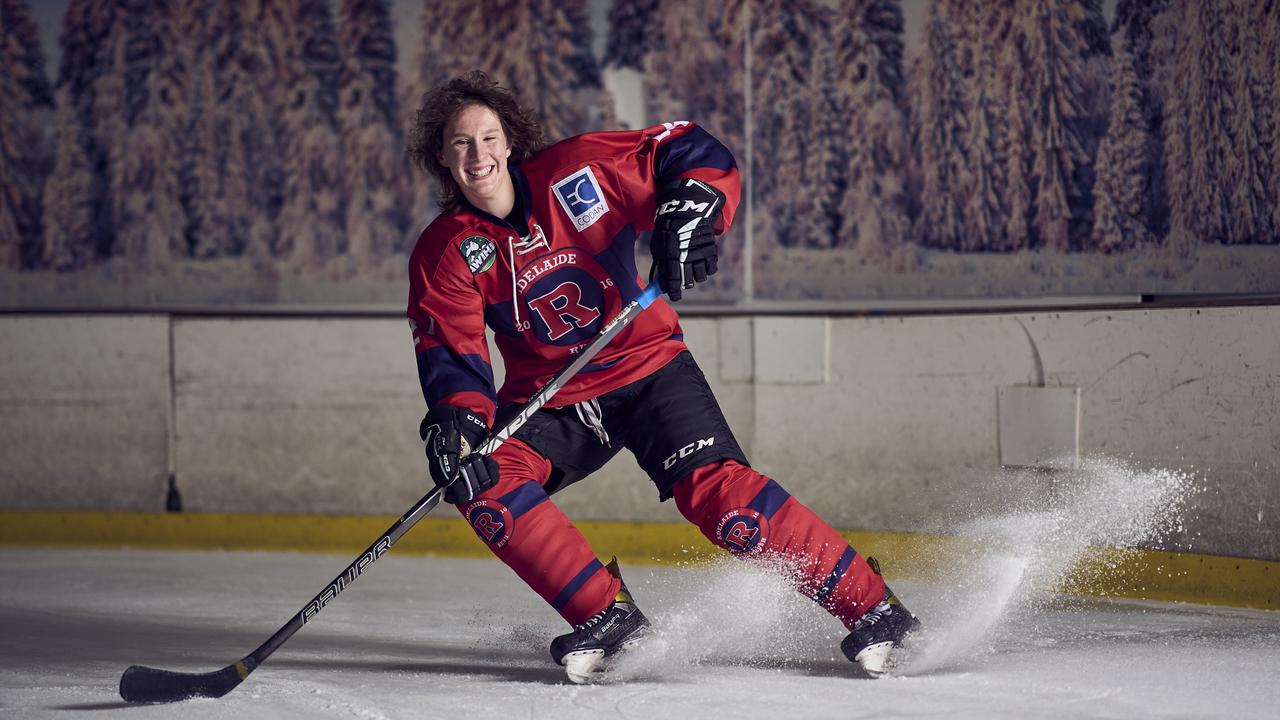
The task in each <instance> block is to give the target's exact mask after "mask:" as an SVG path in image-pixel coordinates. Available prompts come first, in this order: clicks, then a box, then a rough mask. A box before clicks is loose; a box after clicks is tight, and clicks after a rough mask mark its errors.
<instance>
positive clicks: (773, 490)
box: [747, 480, 791, 519]
mask: <svg viewBox="0 0 1280 720" xmlns="http://www.w3.org/2000/svg"><path fill="white" fill-rule="evenodd" d="M790 497H791V493H789V492H787V491H786V490H783V489H782V486H781V485H779V484H778V483H776V482H774V481H773V480H770V481H769V482H767V483H765V486H764V487H763V488H760V492H758V493H756V496H755V497H754V498H752V499H751V502H750V503H749V504H748V505H747V507H749V508H751V509H752V510H755V511H756V512H758V513H760V514H761V515H763V516H765V517H766V518H768V519H772V518H773V514H774V513H776V512H778V508H780V507H782V503H784V502H786V501H787V499H788V498H790Z"/></svg>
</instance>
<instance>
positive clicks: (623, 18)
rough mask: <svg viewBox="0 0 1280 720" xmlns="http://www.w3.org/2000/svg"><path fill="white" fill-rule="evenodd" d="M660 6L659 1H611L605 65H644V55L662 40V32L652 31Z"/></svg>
mask: <svg viewBox="0 0 1280 720" xmlns="http://www.w3.org/2000/svg"><path fill="white" fill-rule="evenodd" d="M661 5H662V3H661V2H660V0H614V1H613V3H612V4H610V6H609V40H608V42H607V43H605V58H604V63H605V65H607V66H609V67H619V68H631V69H633V70H642V69H643V68H644V59H645V56H647V55H648V54H649V52H650V51H652V50H653V48H655V47H657V46H658V45H659V44H661V42H662V35H661V34H660V33H656V32H654V31H653V27H654V26H655V25H656V24H657V23H658V22H659V19H660V17H661V16H660V15H659V11H660V10H661Z"/></svg>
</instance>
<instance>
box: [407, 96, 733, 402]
mask: <svg viewBox="0 0 1280 720" xmlns="http://www.w3.org/2000/svg"><path fill="white" fill-rule="evenodd" d="M510 174H511V180H512V182H513V183H514V185H515V191H516V198H517V200H516V207H517V212H520V213H523V219H524V221H525V222H524V223H523V225H524V226H525V227H527V228H528V230H529V232H528V234H527V235H522V234H521V232H520V231H518V230H517V229H516V227H514V226H513V225H512V224H510V223H508V222H507V221H506V220H505V219H502V218H497V217H494V216H492V215H490V214H488V213H486V212H484V211H481V210H479V209H477V208H475V207H473V206H471V205H470V204H469V203H467V202H466V201H465V200H464V201H463V203H462V204H461V206H460V207H458V208H457V209H455V210H453V211H451V212H448V213H445V214H443V215H441V216H439V217H437V218H436V219H435V220H434V221H432V223H431V224H430V225H429V226H427V228H426V230H424V231H423V233H422V236H421V237H419V238H418V243H417V245H416V246H415V247H414V250H413V253H412V255H411V256H410V259H409V308H408V316H409V325H410V328H411V330H412V333H413V342H414V348H415V351H416V352H417V357H418V378H419V381H420V382H421V384H422V393H423V396H424V397H425V398H426V401H427V404H428V405H429V406H434V405H436V404H449V405H458V406H463V407H467V408H469V409H471V410H472V411H474V412H476V413H478V414H480V415H482V416H483V417H484V418H485V419H486V421H488V422H489V423H490V424H492V422H493V414H494V409H495V406H496V404H506V403H511V402H523V401H525V400H527V399H528V398H529V397H531V396H532V395H533V394H534V393H535V392H537V390H538V388H539V387H541V386H542V385H543V384H544V383H546V382H547V381H548V380H550V379H551V378H552V377H553V376H554V375H555V374H556V373H557V372H559V371H560V370H561V369H562V368H564V367H565V366H566V365H568V364H569V362H571V359H572V356H573V354H574V353H575V352H579V351H581V350H582V349H583V348H584V347H586V345H587V344H589V343H590V341H591V339H592V338H593V337H595V335H596V334H597V333H598V332H599V330H600V328H601V327H602V326H603V325H604V323H605V322H607V321H608V320H609V319H610V318H612V317H613V316H614V315H616V314H617V313H618V311H619V310H620V309H621V308H622V306H623V305H625V304H626V303H628V302H630V301H631V300H632V299H634V298H635V297H636V296H638V295H639V294H640V291H641V289H642V287H643V285H642V278H641V277H640V275H639V273H638V272H637V269H636V262H635V243H636V240H637V238H638V237H639V236H640V233H642V232H645V231H649V230H652V229H653V218H654V210H655V207H654V196H655V194H656V192H657V190H658V189H659V188H661V187H663V186H665V185H667V184H669V183H672V182H674V181H675V180H677V179H679V178H682V177H691V178H697V179H699V180H702V181H704V182H708V183H710V184H712V185H714V186H716V187H717V188H718V189H719V190H720V191H721V192H723V193H724V194H725V198H726V200H725V207H724V210H723V214H722V216H721V220H720V222H719V224H718V226H717V228H716V231H717V232H718V233H723V232H724V231H725V230H726V229H727V228H728V227H729V224H730V223H731V222H732V220H733V216H734V211H735V210H736V208H737V205H738V198H739V180H738V171H737V166H736V164H735V163H734V160H733V156H732V155H731V154H730V153H729V151H728V150H727V149H726V148H725V147H724V146H723V145H722V144H721V143H720V142H719V141H717V140H716V139H715V138H713V137H712V136H711V135H710V134H708V133H707V132H706V131H704V130H702V129H701V128H699V127H697V126H696V125H694V124H692V123H687V122H678V123H666V124H664V125H658V126H654V127H651V128H648V129H646V130H639V131H624V132H600V133H588V134H585V135H579V136H577V137H574V138H570V139H568V140H565V141H563V142H560V143H557V144H556V145H553V146H551V147H549V148H547V149H546V150H543V151H541V152H539V153H537V154H536V155H534V156H533V157H531V158H529V159H528V160H526V161H525V162H524V163H522V164H520V165H518V166H517V165H512V166H511V167H510ZM486 325H487V326H488V327H489V328H490V329H492V330H493V333H494V339H495V342H496V344H497V346H498V350H499V352H501V354H502V359H503V363H504V365H505V370H506V378H505V381H504V382H503V385H502V389H501V390H496V389H495V387H494V378H493V368H492V365H491V364H490V355H489V345H488V342H487V341H486V339H485V326H486ZM684 348H685V346H684V341H683V334H682V331H681V329H680V322H679V319H678V317H677V316H676V313H675V311H674V310H673V309H672V308H671V307H670V306H669V305H668V304H667V303H666V301H665V300H664V299H660V300H658V301H657V302H655V303H654V304H653V305H652V306H651V307H650V308H649V309H647V310H646V311H645V312H643V313H641V314H640V316H639V317H638V318H637V319H636V320H635V321H634V322H632V324H631V325H630V326H629V327H628V328H627V329H626V330H624V331H623V332H622V333H621V334H620V335H619V336H618V337H617V338H615V339H614V340H613V342H612V343H610V344H609V346H608V347H606V348H605V349H604V350H602V351H601V352H600V354H599V355H597V356H596V357H595V359H594V361H593V362H592V363H590V364H588V365H587V366H586V367H584V368H583V369H582V371H581V372H579V373H578V375H577V376H576V377H574V378H573V379H572V380H571V381H570V382H569V383H568V384H567V385H565V387H564V388H563V389H562V390H561V391H560V392H559V394H558V395H556V397H555V398H554V399H553V402H552V403H551V406H553V407H563V406H565V405H570V404H573V403H576V402H580V401H582V400H586V399H589V398H592V397H596V396H598V395H601V394H603V393H606V392H609V391H610V390H614V389H616V388H619V387H622V386H623V385H626V384H628V383H631V382H634V381H636V380H638V379H640V378H642V377H645V376H647V375H649V374H650V373H652V372H654V371H655V370H657V369H658V368H660V367H662V366H663V365H664V364H666V363H667V361H669V360H670V359H671V358H673V357H675V355H676V354H677V353H679V352H680V351H682V350H684Z"/></svg>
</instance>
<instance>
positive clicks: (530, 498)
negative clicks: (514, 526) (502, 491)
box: [498, 480, 547, 520]
mask: <svg viewBox="0 0 1280 720" xmlns="http://www.w3.org/2000/svg"><path fill="white" fill-rule="evenodd" d="M546 501H547V491H546V490H543V489H542V486H541V485H539V484H538V483H536V482H534V481H532V480H530V481H529V482H526V483H523V484H522V485H520V487H518V488H516V489H515V490H512V491H511V492H509V493H507V494H506V495H503V496H502V497H500V498H498V502H500V503H502V504H503V505H506V506H507V509H508V510H510V511H511V519H512V520H515V519H516V518H518V517H520V516H521V515H523V514H525V513H527V512H529V511H530V510H532V509H534V508H535V507H537V506H538V505H539V504H541V503H544V502H546Z"/></svg>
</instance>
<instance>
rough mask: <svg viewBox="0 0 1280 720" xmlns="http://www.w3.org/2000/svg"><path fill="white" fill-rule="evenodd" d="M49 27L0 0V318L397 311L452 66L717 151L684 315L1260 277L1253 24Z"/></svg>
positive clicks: (128, 1)
mask: <svg viewBox="0 0 1280 720" xmlns="http://www.w3.org/2000/svg"><path fill="white" fill-rule="evenodd" d="M58 1H59V2H62V3H65V7H66V12H65V14H64V15H63V16H62V17H61V19H60V22H59V23H58V24H57V25H56V26H54V27H49V28H43V27H42V28H34V29H33V21H32V20H31V17H32V16H33V14H32V12H31V10H30V9H31V7H32V4H31V3H30V2H26V1H25V0H0V19H2V20H3V23H2V24H0V37H2V38H3V45H0V53H3V54H2V55H0V58H2V60H0V62H2V63H3V67H5V68H6V74H5V75H4V76H3V77H2V78H0V172H3V174H4V179H5V182H4V184H3V187H4V190H5V191H6V192H5V194H4V196H3V198H0V200H2V202H3V205H0V233H3V238H4V243H3V244H0V274H3V273H16V274H22V275H24V276H26V277H25V279H23V280H22V281H21V283H23V284H21V285H19V284H10V285H11V286H12V287H13V288H15V289H13V290H9V289H6V293H8V294H7V295H5V298H6V299H5V302H9V303H11V304H12V303H15V302H16V303H18V304H21V303H22V302H25V301H26V300H25V298H26V297H32V298H34V297H37V296H38V297H40V298H43V301H44V302H46V303H49V302H52V303H59V302H86V301H94V300H96V298H97V297H98V296H99V295H102V296H103V297H109V296H111V293H113V292H116V290H117V289H118V290H119V291H120V292H122V293H124V294H123V295H121V297H128V298H131V301H132V302H137V301H138V298H170V299H173V298H182V299H183V301H184V302H185V301H186V300H187V299H188V298H191V297H193V296H192V292H193V291H194V292H197V293H202V295H201V296H202V297H207V298H211V299H213V301H215V302H216V301H222V300H224V299H226V298H230V297H236V298H241V297H244V298H249V300H247V301H250V302H253V301H261V302H271V301H273V300H284V299H285V298H286V297H288V298H292V299H293V301H295V302H296V301H299V299H300V298H319V297H337V296H339V295H334V294H333V293H332V292H331V291H332V290H333V289H335V288H337V287H338V286H339V285H341V284H343V283H348V284H349V285H350V287H352V288H356V287H358V288H360V289H359V290H349V289H346V288H345V287H344V289H343V291H342V294H340V296H342V297H347V296H348V295H347V293H349V292H354V293H356V294H358V293H360V292H366V293H383V294H382V295H379V296H378V297H379V302H384V303H388V302H398V301H399V296H400V294H401V293H402V289H401V288H399V286H398V282H399V280H400V279H401V274H402V271H403V267H402V265H403V255H404V253H405V252H406V251H407V249H408V247H409V245H410V244H411V243H412V242H413V240H414V239H415V237H416V235H417V233H418V232H419V231H420V229H421V228H422V227H423V226H424V225H425V224H426V223H427V222H429V221H430V220H431V219H432V216H433V215H434V214H435V208H434V193H433V192H432V190H431V189H430V188H429V187H426V181H425V176H424V175H423V174H422V173H419V172H416V171H414V170H410V169H408V168H407V167H406V162H405V158H404V151H403V142H404V141H403V137H404V130H405V127H406V124H407V122H408V121H409V119H410V117H411V116H412V114H413V113H414V112H415V111H416V110H417V106H418V103H419V101H420V99H421V93H422V91H423V90H425V89H426V88H427V87H429V86H431V85H434V84H436V83H438V82H440V81H441V80H444V79H446V78H448V77H451V76H454V75H457V74H459V73H461V72H464V71H466V70H470V69H472V68H476V67H479V68H482V69H485V70H486V71H488V72H489V73H490V74H491V75H493V76H494V77H495V78H497V79H498V80H499V81H500V82H502V83H503V84H505V85H507V86H509V87H512V88H514V89H516V90H518V91H520V92H522V93H524V97H525V99H526V101H527V102H528V103H529V104H531V105H533V106H534V109H535V111H537V112H538V113H539V114H540V115H541V116H542V118H543V119H544V120H545V121H546V125H547V128H548V131H549V134H550V135H552V136H554V137H563V136H568V135H572V134H575V133H578V132H583V131H588V130H596V129H608V128H612V127H614V126H615V125H614V123H615V120H614V114H615V113H614V110H613V101H612V98H611V97H610V96H609V94H608V92H607V91H606V90H605V88H604V81H603V79H602V71H601V68H602V67H610V68H612V70H611V74H610V75H609V83H610V88H611V89H616V90H619V91H622V92H626V93H627V95H626V96H625V100H626V104H625V108H626V121H627V122H628V123H632V124H635V123H637V122H643V121H645V120H647V121H648V122H661V121H669V120H694V121H697V122H699V123H700V124H702V125H704V126H705V127H706V128H707V129H708V130H709V131H711V132H712V133H713V134H715V135H716V136H717V137H719V138H720V139H721V140H723V141H724V142H725V143H726V145H728V146H729V147H730V149H731V150H732V151H733V152H734V154H735V156H736V157H737V159H738V163H739V167H740V169H741V170H742V172H743V180H744V187H745V190H746V195H745V196H744V203H743V206H742V207H741V208H740V209H739V213H738V218H739V221H738V222H737V223H735V226H734V229H733V230H732V232H731V234H730V236H729V237H727V238H725V239H724V240H723V241H722V242H721V260H722V262H721V268H722V272H721V273H720V275H719V276H718V277H717V278H716V282H715V283H714V285H713V286H712V287H711V288H710V289H709V291H708V294H707V296H706V297H708V298H712V297H714V298H718V299H732V298H734V297H739V296H741V295H740V293H743V292H747V293H750V295H753V296H756V297H760V298H762V299H763V298H774V297H776V298H796V299H798V298H803V297H827V298H832V299H835V298H841V297H863V296H867V295H884V296H892V295H895V294H904V295H908V296H947V295H954V294H960V295H964V296H975V295H980V294H982V293H995V294H1009V293H1012V294H1024V293H1043V292H1051V293H1061V294H1078V293H1083V294H1088V293H1090V292H1107V293H1116V292H1119V293H1128V292H1232V291H1233V289H1247V290H1249V291H1265V290H1272V291H1273V290H1274V285H1275V280H1274V278H1276V277H1280V255H1276V254H1275V253H1274V252H1273V249H1275V248H1277V247H1280V245H1278V243H1280V202H1278V201H1277V196H1278V195H1280V110H1278V109H1277V107H1278V105H1277V103H1278V101H1280V89H1278V87H1277V81H1276V78H1277V77H1280V3H1277V2H1274V0H1261V1H1257V2H1251V1H1250V0H1116V2H1114V3H1112V2H1108V1H1107V0H1006V1H1004V2H998V3H975V2H969V0H908V1H907V2H901V0H788V1H785V2H784V1H783V0H729V1H728V2H714V1H713V0H611V1H610V2H608V3H607V4H605V5H600V4H596V3H594V0H564V1H561V2H552V0H531V2H525V3H514V2H510V0H476V1H474V2H466V3H463V2H434V1H430V2H429V1H428V0H278V1H272V2H266V1H265V0H167V1H166V0H58ZM904 8H905V13H904ZM593 10H594V12H595V14H594V15H593V14H592V11H593ZM414 12H417V13H420V15H419V22H418V23H417V27H416V28H415V30H416V32H408V33H406V31H405V28H397V27H395V25H394V21H393V18H398V17H405V16H411V15H412V14H413V13H414ZM35 16H36V17H43V15H42V14H36V15H35ZM1109 19H1110V20H1111V21H1112V25H1111V28H1110V32H1108V28H1107V27H1106V24H1107V21H1108V20H1109ZM41 22H43V20H42V21H41ZM37 35H39V36H40V37H39V38H37ZM55 36H56V38H57V49H58V56H57V61H56V65H57V74H56V78H53V79H55V80H56V84H55V85H54V86H53V87H52V88H50V87H49V84H48V79H43V76H44V72H43V69H40V70H32V68H33V67H38V66H39V65H41V64H42V61H41V60H40V58H39V53H40V39H43V40H44V42H51V41H52V40H53V39H54V37H55ZM405 36H408V37H412V38H413V42H415V43H416V46H407V47H404V48H400V49H402V50H403V51H404V53H403V54H404V55H405V57H406V58H409V59H410V60H409V63H410V64H409V65H408V66H407V67H404V68H398V67H397V59H398V56H399V55H398V53H397V41H399V40H401V39H402V38H403V37H405ZM463 39H465V41H463ZM602 40H603V42H602ZM595 47H601V48H602V53H601V55H600V57H597V56H596V54H595V53H594V48H595ZM401 69H403V70H404V72H403V73H400V72H399V70H401ZM615 73H616V74H615ZM398 77H399V78H403V81H404V82H403V84H402V85H401V86H399V87H397V78H398ZM41 82H43V83H44V84H43V87H41V85H40V83H41ZM641 111H643V112H644V114H645V115H647V117H646V118H644V119H641V118H640V113H641ZM748 134H750V137H749V138H748ZM41 140H44V141H46V144H44V145H41ZM11 178H19V179H18V180H17V181H13V180H11ZM410 185H412V187H410ZM750 212H754V214H749V213H750ZM748 230H750V232H748ZM748 237H750V238H751V243H748V242H747V239H748ZM748 247H750V248H751V249H750V250H748ZM748 252H749V253H751V254H750V255H744V253H748ZM745 257H751V258H752V263H753V264H752V270H753V272H752V273H750V274H748V273H744V272H742V269H743V268H744V264H743V260H744V258H745ZM59 278H62V279H59ZM748 279H749V280H750V281H751V282H752V283H753V285H752V286H751V287H750V288H746V287H745V286H743V285H741V282H742V281H746V280H748ZM351 280H359V281H360V282H358V283H354V284H351V283H350V281H351ZM222 283H226V284H227V287H233V286H234V287H235V288H236V289H235V290H234V291H229V290H227V289H225V288H223V287H222V285H221V284H222ZM19 286H21V287H23V288H30V289H32V290H33V292H34V294H32V295H29V296H28V295H22V294H21V293H22V292H25V291H20V290H17V289H16V288H17V287H19ZM195 288H199V290H198V291H195V290H194V289H195ZM320 288H325V289H324V290H321V289H320ZM373 288H384V289H381V290H375V289H373ZM353 297H354V295H353ZM371 297H372V296H371ZM15 298H22V299H15ZM77 298H78V299H77ZM33 301H34V300H33ZM196 302H199V300H196Z"/></svg>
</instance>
